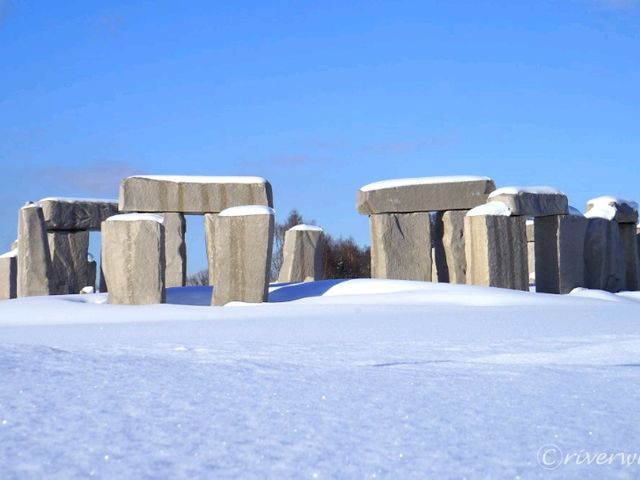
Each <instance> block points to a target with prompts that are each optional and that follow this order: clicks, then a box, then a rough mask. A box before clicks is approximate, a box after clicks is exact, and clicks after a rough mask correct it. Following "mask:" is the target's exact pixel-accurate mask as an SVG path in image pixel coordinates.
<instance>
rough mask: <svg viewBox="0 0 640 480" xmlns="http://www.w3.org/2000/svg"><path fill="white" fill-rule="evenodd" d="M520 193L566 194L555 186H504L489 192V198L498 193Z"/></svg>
mask: <svg viewBox="0 0 640 480" xmlns="http://www.w3.org/2000/svg"><path fill="white" fill-rule="evenodd" d="M520 193H532V194H537V195H541V194H542V195H564V193H562V192H561V191H560V190H558V189H557V188H554V187H546V186H532V187H502V188H498V189H497V190H494V191H493V192H491V193H490V194H489V198H495V197H497V196H498V195H518V194H520Z"/></svg>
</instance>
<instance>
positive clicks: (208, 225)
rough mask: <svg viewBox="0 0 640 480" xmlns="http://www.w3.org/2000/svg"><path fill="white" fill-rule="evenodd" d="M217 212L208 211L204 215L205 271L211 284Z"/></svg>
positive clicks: (212, 279)
mask: <svg viewBox="0 0 640 480" xmlns="http://www.w3.org/2000/svg"><path fill="white" fill-rule="evenodd" d="M217 216H218V214H217V213H208V214H206V215H205V216H204V240H205V246H206V249H207V271H208V273H209V285H213V281H214V278H213V259H214V258H215V240H214V239H215V228H216V225H215V223H216V217H217Z"/></svg>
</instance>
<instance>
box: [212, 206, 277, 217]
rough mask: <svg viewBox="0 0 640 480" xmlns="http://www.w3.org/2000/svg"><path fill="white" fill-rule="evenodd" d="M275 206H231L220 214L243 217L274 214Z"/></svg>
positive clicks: (222, 215)
mask: <svg viewBox="0 0 640 480" xmlns="http://www.w3.org/2000/svg"><path fill="white" fill-rule="evenodd" d="M274 214H275V212H274V210H273V208H271V207H267V206H265V205H241V206H238V207H231V208H227V209H225V210H223V211H221V212H220V213H219V214H218V215H219V216H221V217H242V216H245V215H274Z"/></svg>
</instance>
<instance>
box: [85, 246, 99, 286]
mask: <svg viewBox="0 0 640 480" xmlns="http://www.w3.org/2000/svg"><path fill="white" fill-rule="evenodd" d="M97 272H98V263H97V262H96V260H95V258H93V255H91V254H89V255H87V284H86V285H85V286H86V287H93V289H94V290H95V288H96V274H97Z"/></svg>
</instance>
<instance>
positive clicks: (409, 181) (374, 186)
mask: <svg viewBox="0 0 640 480" xmlns="http://www.w3.org/2000/svg"><path fill="white" fill-rule="evenodd" d="M490 180H491V179H490V178H489V177H477V176H472V175H452V176H446V177H416V178H396V179H394V180H382V181H380V182H373V183H369V184H368V185H365V186H364V187H362V188H361V189H360V191H361V192H368V191H371V190H383V189H385V188H396V187H408V186H411V185H433V184H438V183H457V182H478V181H490Z"/></svg>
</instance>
